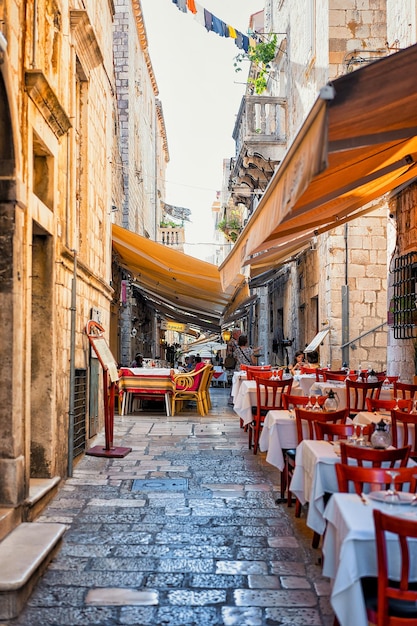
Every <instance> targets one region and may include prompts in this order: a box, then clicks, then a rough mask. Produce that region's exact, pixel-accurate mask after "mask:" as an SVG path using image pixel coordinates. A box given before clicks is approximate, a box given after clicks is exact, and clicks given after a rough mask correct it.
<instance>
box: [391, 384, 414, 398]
mask: <svg viewBox="0 0 417 626" xmlns="http://www.w3.org/2000/svg"><path fill="white" fill-rule="evenodd" d="M416 393H417V385H413V384H412V383H400V382H399V381H398V380H396V381H395V382H394V398H411V400H414V396H415V394H416Z"/></svg>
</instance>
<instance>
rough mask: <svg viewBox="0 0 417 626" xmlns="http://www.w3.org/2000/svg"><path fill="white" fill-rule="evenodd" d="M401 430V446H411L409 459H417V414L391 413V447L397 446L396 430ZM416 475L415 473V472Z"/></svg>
mask: <svg viewBox="0 0 417 626" xmlns="http://www.w3.org/2000/svg"><path fill="white" fill-rule="evenodd" d="M399 428H401V430H402V436H403V446H406V445H408V443H410V445H411V453H410V454H411V458H412V459H414V460H416V459H417V413H409V412H407V413H406V412H405V411H391V434H392V445H393V446H395V447H397V446H398V430H399ZM416 473H417V472H416Z"/></svg>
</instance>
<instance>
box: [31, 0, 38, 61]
mask: <svg viewBox="0 0 417 626" xmlns="http://www.w3.org/2000/svg"><path fill="white" fill-rule="evenodd" d="M37 19H38V0H33V24H32V64H31V65H32V69H34V68H35V67H36V43H37V37H38V28H37Z"/></svg>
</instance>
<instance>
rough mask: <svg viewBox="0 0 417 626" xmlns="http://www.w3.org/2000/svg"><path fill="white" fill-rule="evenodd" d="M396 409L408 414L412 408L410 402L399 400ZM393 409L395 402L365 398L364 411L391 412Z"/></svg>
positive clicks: (411, 402)
mask: <svg viewBox="0 0 417 626" xmlns="http://www.w3.org/2000/svg"><path fill="white" fill-rule="evenodd" d="M397 404H398V408H399V409H401V410H402V411H408V412H410V411H411V409H412V408H413V401H412V400H403V399H400V400H398V401H397ZM394 407H395V400H381V399H380V398H366V410H367V411H370V412H371V413H372V412H374V411H392V409H393V408H394Z"/></svg>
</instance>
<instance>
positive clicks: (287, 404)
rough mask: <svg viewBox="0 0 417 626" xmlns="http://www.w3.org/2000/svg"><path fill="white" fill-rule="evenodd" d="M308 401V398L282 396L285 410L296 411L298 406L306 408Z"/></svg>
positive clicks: (286, 394) (285, 394)
mask: <svg viewBox="0 0 417 626" xmlns="http://www.w3.org/2000/svg"><path fill="white" fill-rule="evenodd" d="M308 401H309V397H308V396H294V395H290V394H289V393H283V394H282V404H283V405H284V409H295V407H296V406H306V405H307V404H308Z"/></svg>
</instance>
